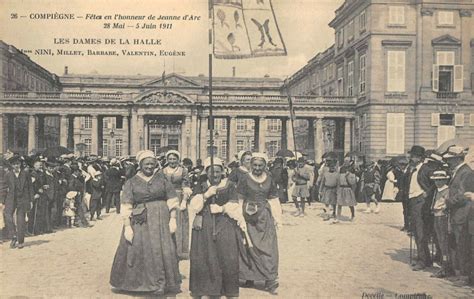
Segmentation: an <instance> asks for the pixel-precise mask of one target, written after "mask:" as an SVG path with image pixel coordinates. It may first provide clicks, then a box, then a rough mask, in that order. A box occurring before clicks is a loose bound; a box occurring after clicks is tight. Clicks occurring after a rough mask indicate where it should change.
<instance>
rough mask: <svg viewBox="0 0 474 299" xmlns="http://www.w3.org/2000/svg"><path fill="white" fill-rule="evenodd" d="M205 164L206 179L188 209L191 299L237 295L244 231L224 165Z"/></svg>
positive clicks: (243, 223)
mask: <svg viewBox="0 0 474 299" xmlns="http://www.w3.org/2000/svg"><path fill="white" fill-rule="evenodd" d="M210 164H211V163H210V159H207V160H206V161H205V162H204V165H205V169H206V172H207V177H208V178H209V180H207V181H205V182H202V183H201V184H200V185H198V186H196V189H195V192H194V193H195V194H196V195H195V196H194V197H193V198H192V199H191V203H190V207H189V208H190V209H192V210H193V211H194V212H197V215H196V217H195V218H194V219H195V220H194V225H193V233H192V241H191V254H190V260H191V271H190V273H191V274H190V278H189V290H190V291H191V295H192V296H193V298H200V297H203V296H206V297H211V298H214V297H217V298H218V297H221V296H226V297H227V298H231V297H238V296H239V249H238V246H241V244H242V234H241V233H240V231H239V226H241V227H242V228H243V229H245V227H246V226H245V220H244V218H243V215H242V209H241V207H240V206H239V204H238V200H237V196H236V193H235V188H236V185H235V184H234V183H233V182H232V181H230V180H228V179H223V176H224V166H223V164H222V162H221V161H220V159H218V158H215V159H214V167H213V173H211V165H210Z"/></svg>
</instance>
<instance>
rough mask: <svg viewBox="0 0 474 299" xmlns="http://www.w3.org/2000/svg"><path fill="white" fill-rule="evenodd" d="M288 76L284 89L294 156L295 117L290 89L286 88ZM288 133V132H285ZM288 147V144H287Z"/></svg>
mask: <svg viewBox="0 0 474 299" xmlns="http://www.w3.org/2000/svg"><path fill="white" fill-rule="evenodd" d="M287 81H288V78H287V79H285V82H284V84H285V89H286V96H287V97H288V106H289V108H290V123H291V130H292V132H293V150H294V151H295V157H296V158H298V157H297V155H296V134H295V123H294V119H295V110H294V108H293V101H292V99H291V94H290V89H289V88H288V82H287ZM287 134H288V132H287ZM287 147H288V146H287Z"/></svg>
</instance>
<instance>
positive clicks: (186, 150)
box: [181, 115, 192, 158]
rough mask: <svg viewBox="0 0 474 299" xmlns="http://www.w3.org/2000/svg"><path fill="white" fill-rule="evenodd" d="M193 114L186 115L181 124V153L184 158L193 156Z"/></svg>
mask: <svg viewBox="0 0 474 299" xmlns="http://www.w3.org/2000/svg"><path fill="white" fill-rule="evenodd" d="M191 126H192V124H191V116H190V115H187V116H186V117H184V121H183V123H182V125H181V154H182V158H191V155H192V154H191V152H192V140H191Z"/></svg>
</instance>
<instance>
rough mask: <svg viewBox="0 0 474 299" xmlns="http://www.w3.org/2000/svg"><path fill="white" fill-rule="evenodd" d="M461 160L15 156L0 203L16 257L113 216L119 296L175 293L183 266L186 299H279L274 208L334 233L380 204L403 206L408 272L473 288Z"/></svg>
mask: <svg viewBox="0 0 474 299" xmlns="http://www.w3.org/2000/svg"><path fill="white" fill-rule="evenodd" d="M466 150H467V149H466V148H464V147H460V146H457V145H453V146H451V147H449V148H448V149H447V150H446V151H445V152H443V153H438V152H435V151H426V150H425V149H424V148H423V147H421V146H413V147H412V149H411V150H410V151H409V152H408V155H407V156H405V155H402V156H399V157H395V158H393V159H392V160H390V161H377V162H368V161H365V160H364V159H363V158H361V157H359V156H357V155H351V154H349V155H347V156H346V157H345V159H344V160H343V161H342V163H341V162H340V161H339V159H338V156H337V155H336V154H335V153H333V152H330V153H327V154H325V155H324V156H323V161H322V162H321V163H320V164H317V163H314V161H310V160H307V159H305V157H304V156H303V155H298V154H297V155H296V156H294V155H288V156H287V157H276V158H275V159H272V160H270V159H269V158H268V157H267V156H266V155H265V154H263V153H255V152H250V151H242V152H240V153H239V154H238V155H237V157H236V161H234V162H232V163H230V164H229V165H227V166H226V165H224V163H223V161H221V160H220V159H218V158H207V159H206V160H204V161H201V160H198V161H196V165H193V161H191V160H190V159H187V158H185V159H181V155H180V153H179V152H178V151H175V150H170V151H168V152H166V153H164V154H162V155H160V156H155V154H154V153H153V152H152V151H148V150H145V151H141V152H139V153H137V155H136V156H135V157H128V158H122V159H112V160H110V161H108V160H107V159H101V158H100V157H97V156H90V157H86V158H84V157H75V156H74V155H72V154H66V155H62V156H60V157H46V158H45V157H42V156H41V155H36V156H31V157H23V156H20V155H11V156H9V157H7V156H4V157H3V159H1V160H0V192H1V193H2V194H0V198H2V199H4V200H3V202H2V208H3V215H4V222H5V231H6V238H8V239H9V240H11V241H10V247H11V248H23V247H24V240H25V235H37V234H43V233H51V232H52V231H53V230H55V229H59V228H62V227H63V228H68V227H72V226H78V227H89V226H90V222H91V221H96V220H101V219H102V218H101V217H102V216H101V215H102V213H104V212H105V213H110V212H113V211H112V210H111V209H113V208H115V213H117V214H120V215H121V217H122V218H123V230H122V234H121V239H120V242H119V245H118V248H117V251H116V254H115V258H114V262H113V265H112V271H111V276H110V283H111V285H112V286H113V287H114V288H116V289H118V290H122V291H131V292H134V291H139V292H153V293H154V294H155V295H163V294H165V293H178V292H180V290H181V280H182V277H183V275H182V274H181V272H180V269H179V262H180V261H182V260H187V259H189V260H190V266H191V267H190V275H189V279H190V284H189V289H190V292H191V295H192V296H193V297H203V296H211V297H213V296H216V297H218V296H227V297H237V296H238V295H239V287H240V286H245V287H253V286H255V285H256V283H257V282H264V283H265V285H264V288H265V290H267V291H268V292H269V293H271V294H277V292H278V287H279V282H278V264H279V257H278V242H277V230H278V228H279V227H280V226H281V224H282V210H281V203H286V202H290V201H291V202H293V204H294V205H295V210H296V211H295V213H294V214H293V216H295V217H304V216H305V207H306V205H311V204H312V203H314V202H316V201H319V202H321V203H323V204H324V207H325V208H324V209H323V213H322V217H323V220H325V221H329V220H332V221H331V222H330V223H332V224H337V223H339V222H340V221H344V219H346V218H345V217H343V216H342V208H343V207H349V209H350V213H351V215H350V218H349V219H350V221H353V220H354V218H355V216H356V215H355V206H356V205H357V203H358V202H361V203H365V205H366V207H365V208H364V212H365V213H379V212H380V211H381V204H380V202H381V201H382V200H390V201H399V202H401V203H402V205H403V221H404V227H403V228H402V230H403V231H406V232H407V233H408V234H409V235H410V238H412V237H413V238H414V240H415V242H414V243H415V244H416V249H417V250H416V252H417V255H416V256H415V257H414V261H415V263H414V264H413V270H416V271H419V270H423V269H425V268H427V267H430V266H432V264H433V262H438V263H439V264H440V265H441V270H440V271H438V272H437V273H435V274H434V276H435V277H439V278H442V277H450V278H452V279H453V280H455V281H456V282H457V283H459V284H472V282H473V279H474V275H473V273H474V271H473V270H474V265H473V263H474V237H471V235H472V234H474V209H473V210H472V211H471V201H473V200H474V171H473V170H472V169H471V168H470V167H469V166H468V165H466V163H465V162H464V157H465V155H466ZM472 207H474V205H472ZM15 216H16V219H14V217H15ZM4 237H5V234H4ZM430 242H433V243H434V245H435V248H436V250H434V251H433V252H432V251H430V250H429V243H430ZM410 244H411V243H410ZM411 251H412V248H411V247H410V252H411Z"/></svg>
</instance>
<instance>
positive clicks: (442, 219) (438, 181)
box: [430, 170, 454, 278]
mask: <svg viewBox="0 0 474 299" xmlns="http://www.w3.org/2000/svg"><path fill="white" fill-rule="evenodd" d="M430 178H431V179H432V180H433V181H434V183H435V185H436V192H435V195H434V199H433V205H432V206H431V210H432V212H433V214H434V229H435V232H436V238H437V239H438V242H439V246H440V249H441V256H442V257H443V260H442V263H441V270H439V271H438V272H436V273H435V274H433V275H432V277H436V278H444V277H447V276H452V275H454V271H453V268H452V267H451V264H450V262H449V259H448V257H449V251H448V250H449V249H448V216H447V214H446V198H448V196H449V188H448V185H447V183H448V181H449V176H448V175H447V173H446V171H444V170H437V171H435V172H433V175H432V176H431V177H430Z"/></svg>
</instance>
